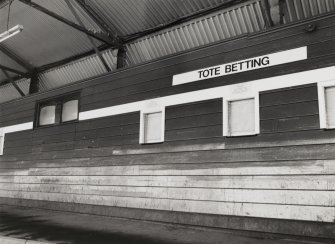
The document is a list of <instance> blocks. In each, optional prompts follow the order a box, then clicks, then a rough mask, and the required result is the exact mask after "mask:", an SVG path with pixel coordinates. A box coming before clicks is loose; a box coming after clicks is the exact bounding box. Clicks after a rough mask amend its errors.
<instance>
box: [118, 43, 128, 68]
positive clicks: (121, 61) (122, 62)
mask: <svg viewBox="0 0 335 244" xmlns="http://www.w3.org/2000/svg"><path fill="white" fill-rule="evenodd" d="M126 51H127V49H126V47H125V46H121V47H119V50H118V51H117V65H116V68H117V69H121V68H123V67H125V66H126Z"/></svg>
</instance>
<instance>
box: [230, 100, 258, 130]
mask: <svg viewBox="0 0 335 244" xmlns="http://www.w3.org/2000/svg"><path fill="white" fill-rule="evenodd" d="M228 126H229V130H228V131H229V135H230V136H238V135H250V134H253V133H255V99H254V98H251V99H244V100H237V101H230V102H229V103H228Z"/></svg>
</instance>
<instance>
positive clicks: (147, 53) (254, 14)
mask: <svg viewBox="0 0 335 244" xmlns="http://www.w3.org/2000/svg"><path fill="white" fill-rule="evenodd" d="M264 27H265V23H264V19H263V16H262V11H261V7H260V1H259V0H255V1H252V2H247V3H245V4H242V5H238V6H234V7H233V8H230V9H225V10H222V11H218V12H216V13H214V14H211V15H208V16H204V17H202V18H201V19H197V20H193V21H189V22H187V23H184V24H182V25H179V26H176V27H174V28H170V29H168V30H164V31H161V32H160V33H157V34H155V35H152V36H148V37H145V38H142V39H140V40H137V41H136V42H134V43H132V44H129V45H127V64H128V65H133V64H138V63H141V62H144V61H148V60H151V59H155V58H159V57H162V56H165V55H169V54H173V53H177V52H180V51H184V50H188V49H191V48H194V47H198V46H201V45H205V44H209V43H213V42H216V41H220V40H224V39H226V38H230V37H234V36H238V35H241V34H245V33H252V32H255V31H259V30H262V29H263V28H264Z"/></svg>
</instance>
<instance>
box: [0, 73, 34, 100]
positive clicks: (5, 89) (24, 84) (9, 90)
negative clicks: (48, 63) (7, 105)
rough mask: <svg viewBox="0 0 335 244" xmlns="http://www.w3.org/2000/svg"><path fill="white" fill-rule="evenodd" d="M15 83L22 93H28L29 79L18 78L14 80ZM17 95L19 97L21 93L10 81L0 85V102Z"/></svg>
mask: <svg viewBox="0 0 335 244" xmlns="http://www.w3.org/2000/svg"><path fill="white" fill-rule="evenodd" d="M16 84H17V85H18V86H19V87H20V89H21V90H22V91H23V92H24V94H28V92H29V85H30V79H22V80H19V81H17V82H16ZM19 97H21V95H20V94H19V93H18V91H17V90H16V89H15V87H14V86H13V85H12V84H11V83H8V84H6V85H4V86H1V89H0V103H4V102H7V101H10V100H13V99H16V98H19Z"/></svg>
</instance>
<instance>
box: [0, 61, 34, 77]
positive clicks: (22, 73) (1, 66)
mask: <svg viewBox="0 0 335 244" xmlns="http://www.w3.org/2000/svg"><path fill="white" fill-rule="evenodd" d="M0 69H2V70H5V71H9V72H12V73H15V74H17V75H20V76H22V77H26V78H28V77H29V74H27V73H24V72H22V71H19V70H16V69H13V68H10V67H7V66H5V65H2V64H0Z"/></svg>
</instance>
